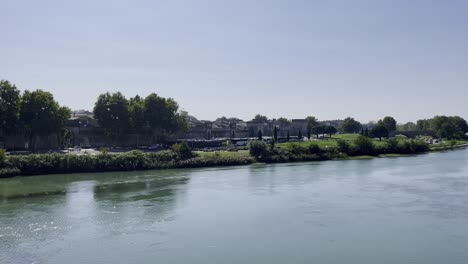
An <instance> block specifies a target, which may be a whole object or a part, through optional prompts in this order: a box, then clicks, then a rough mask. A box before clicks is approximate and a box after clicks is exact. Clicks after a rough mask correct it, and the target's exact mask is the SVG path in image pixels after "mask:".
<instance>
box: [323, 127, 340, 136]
mask: <svg viewBox="0 0 468 264" xmlns="http://www.w3.org/2000/svg"><path fill="white" fill-rule="evenodd" d="M324 132H325V134H328V135H329V136H330V137H331V136H332V135H334V134H336V133H337V132H338V130H337V129H336V127H334V126H325V127H324Z"/></svg>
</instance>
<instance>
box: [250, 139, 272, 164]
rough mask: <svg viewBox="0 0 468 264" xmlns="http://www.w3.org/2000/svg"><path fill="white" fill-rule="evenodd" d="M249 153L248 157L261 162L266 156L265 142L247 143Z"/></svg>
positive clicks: (254, 141)
mask: <svg viewBox="0 0 468 264" xmlns="http://www.w3.org/2000/svg"><path fill="white" fill-rule="evenodd" d="M249 153H250V156H252V157H254V158H255V159H256V160H261V159H262V158H266V157H267V156H268V147H267V145H266V144H265V142H263V141H261V140H253V141H251V142H250V143H249Z"/></svg>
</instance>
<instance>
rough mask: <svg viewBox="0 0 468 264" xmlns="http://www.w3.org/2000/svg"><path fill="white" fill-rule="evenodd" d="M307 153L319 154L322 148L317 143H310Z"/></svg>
mask: <svg viewBox="0 0 468 264" xmlns="http://www.w3.org/2000/svg"><path fill="white" fill-rule="evenodd" d="M309 153H310V154H320V153H322V149H321V148H320V147H319V145H318V144H317V143H310V145H309Z"/></svg>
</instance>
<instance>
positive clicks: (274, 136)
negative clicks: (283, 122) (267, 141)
mask: <svg viewBox="0 0 468 264" xmlns="http://www.w3.org/2000/svg"><path fill="white" fill-rule="evenodd" d="M273 138H274V140H275V141H278V127H277V126H275V128H274V129H273Z"/></svg>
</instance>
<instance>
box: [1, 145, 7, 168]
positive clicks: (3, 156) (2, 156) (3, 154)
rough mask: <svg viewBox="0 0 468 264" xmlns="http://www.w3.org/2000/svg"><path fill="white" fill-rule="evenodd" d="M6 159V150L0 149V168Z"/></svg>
mask: <svg viewBox="0 0 468 264" xmlns="http://www.w3.org/2000/svg"><path fill="white" fill-rule="evenodd" d="M5 159H6V150H4V149H0V167H2V166H3V164H4V162H5Z"/></svg>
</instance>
